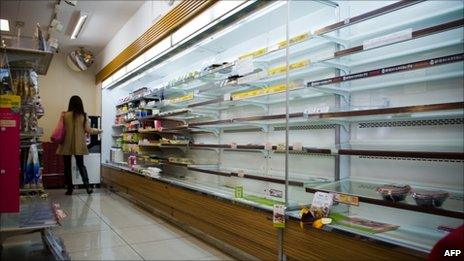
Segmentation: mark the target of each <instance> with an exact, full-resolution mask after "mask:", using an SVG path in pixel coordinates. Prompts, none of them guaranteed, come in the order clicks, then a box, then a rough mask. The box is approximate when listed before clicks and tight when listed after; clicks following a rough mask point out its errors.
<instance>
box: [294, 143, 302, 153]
mask: <svg viewBox="0 0 464 261" xmlns="http://www.w3.org/2000/svg"><path fill="white" fill-rule="evenodd" d="M293 150H294V151H302V150H303V144H301V142H295V143H293Z"/></svg>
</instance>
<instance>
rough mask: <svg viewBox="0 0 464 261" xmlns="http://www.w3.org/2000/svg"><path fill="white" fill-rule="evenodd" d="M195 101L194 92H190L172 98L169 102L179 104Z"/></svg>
mask: <svg viewBox="0 0 464 261" xmlns="http://www.w3.org/2000/svg"><path fill="white" fill-rule="evenodd" d="M189 100H193V92H189V93H188V94H186V95H184V96H180V97H176V98H172V99H170V100H169V103H179V102H184V101H189Z"/></svg>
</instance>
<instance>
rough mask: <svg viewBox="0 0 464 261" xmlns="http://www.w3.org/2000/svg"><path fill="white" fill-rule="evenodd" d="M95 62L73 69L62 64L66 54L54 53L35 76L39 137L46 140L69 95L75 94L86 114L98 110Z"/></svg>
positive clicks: (99, 109) (99, 100)
mask: <svg viewBox="0 0 464 261" xmlns="http://www.w3.org/2000/svg"><path fill="white" fill-rule="evenodd" d="M94 69H95V66H92V67H90V69H89V70H88V71H84V72H75V71H73V70H71V69H69V67H68V65H67V64H66V54H63V53H58V54H55V55H54V57H53V60H52V63H51V65H50V68H49V69H48V73H47V75H45V76H40V77H39V88H40V97H41V99H42V105H43V106H44V109H45V115H44V116H43V117H42V118H41V119H40V120H39V126H40V127H43V128H44V134H45V135H44V136H43V137H42V140H43V141H49V140H50V135H51V133H52V131H53V129H54V127H55V125H56V123H57V121H58V118H59V114H60V112H61V111H66V110H67V108H68V102H69V98H71V96H73V95H79V96H80V97H81V98H82V101H83V102H84V109H85V110H86V112H87V113H88V114H89V115H100V114H101V108H100V107H101V106H100V104H101V94H100V93H101V88H97V87H96V86H95V71H94Z"/></svg>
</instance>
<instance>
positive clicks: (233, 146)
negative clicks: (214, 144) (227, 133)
mask: <svg viewBox="0 0 464 261" xmlns="http://www.w3.org/2000/svg"><path fill="white" fill-rule="evenodd" d="M230 148H231V149H233V150H236V149H237V143H235V142H232V143H231V144H230Z"/></svg>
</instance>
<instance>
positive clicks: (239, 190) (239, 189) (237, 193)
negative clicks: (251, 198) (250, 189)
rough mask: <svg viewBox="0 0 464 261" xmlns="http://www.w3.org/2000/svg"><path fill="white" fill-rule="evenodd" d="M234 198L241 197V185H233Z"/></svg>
mask: <svg viewBox="0 0 464 261" xmlns="http://www.w3.org/2000/svg"><path fill="white" fill-rule="evenodd" d="M235 198H243V187H242V186H237V187H235Z"/></svg>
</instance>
